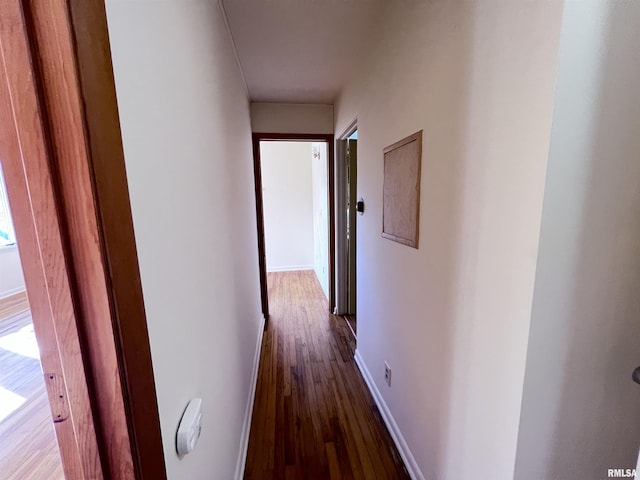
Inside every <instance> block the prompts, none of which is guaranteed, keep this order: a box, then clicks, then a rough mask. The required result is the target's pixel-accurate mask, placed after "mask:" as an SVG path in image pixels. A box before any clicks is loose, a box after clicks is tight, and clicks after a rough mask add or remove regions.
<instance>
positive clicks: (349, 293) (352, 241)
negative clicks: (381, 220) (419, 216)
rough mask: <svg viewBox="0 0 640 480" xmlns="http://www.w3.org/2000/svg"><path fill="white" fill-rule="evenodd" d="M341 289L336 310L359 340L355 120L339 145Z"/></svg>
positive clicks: (337, 191)
mask: <svg viewBox="0 0 640 480" xmlns="http://www.w3.org/2000/svg"><path fill="white" fill-rule="evenodd" d="M336 148H337V155H336V193H337V195H336V202H337V212H338V215H337V217H336V236H337V241H336V258H337V268H336V276H337V282H336V285H337V291H336V309H335V311H334V313H335V314H336V315H340V316H342V317H343V318H344V320H345V321H346V323H347V325H348V327H349V329H350V331H351V333H352V335H353V341H354V342H356V340H357V311H356V310H357V293H356V292H357V275H356V266H357V208H356V206H357V202H358V198H357V192H358V190H357V186H358V127H357V123H356V121H354V122H353V123H352V124H351V125H350V126H349V128H347V130H346V131H345V132H344V133H343V135H341V136H340V139H339V140H338V142H337V145H336Z"/></svg>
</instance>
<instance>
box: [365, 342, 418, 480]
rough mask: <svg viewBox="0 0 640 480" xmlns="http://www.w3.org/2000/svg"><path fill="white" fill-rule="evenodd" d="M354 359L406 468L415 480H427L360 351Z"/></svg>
mask: <svg viewBox="0 0 640 480" xmlns="http://www.w3.org/2000/svg"><path fill="white" fill-rule="evenodd" d="M354 358H355V360H356V364H357V365H358V368H359V369H360V372H361V373H362V377H363V378H364V381H365V382H366V383H367V386H368V387H369V391H370V392H371V395H373V399H374V400H375V401H376V405H377V406H378V410H380V415H382V419H383V420H384V423H385V424H386V425H387V429H389V433H390V434H391V438H392V439H393V443H395V444H396V448H397V449H398V452H400V456H401V457H402V460H403V461H404V465H405V467H407V471H408V472H409V476H410V477H411V478H412V479H413V480H425V478H424V475H423V474H422V471H421V470H420V467H418V464H417V463H416V459H415V458H413V454H412V453H411V450H409V446H408V445H407V442H406V441H405V439H404V437H403V436H402V433H401V432H400V429H399V428H398V424H396V421H395V420H394V418H393V416H392V415H391V412H390V411H389V408H388V407H387V404H386V403H385V401H384V399H383V398H382V395H381V394H380V390H378V387H376V384H375V382H374V381H373V377H372V376H371V373H370V372H369V369H368V368H367V366H366V365H365V363H364V360H363V359H362V356H361V355H360V352H359V351H358V350H356V354H355V356H354Z"/></svg>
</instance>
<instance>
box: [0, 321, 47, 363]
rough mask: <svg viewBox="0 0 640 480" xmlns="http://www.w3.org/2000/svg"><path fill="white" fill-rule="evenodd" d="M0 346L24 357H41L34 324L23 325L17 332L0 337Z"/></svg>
mask: <svg viewBox="0 0 640 480" xmlns="http://www.w3.org/2000/svg"><path fill="white" fill-rule="evenodd" d="M0 348H1V349H3V350H7V351H8V352H13V353H15V354H16V355H22V356H23V357H29V358H35V359H37V360H39V359H40V350H39V349H38V341H37V340H36V334H35V332H34V331H33V325H32V324H29V325H27V326H26V327H22V328H21V329H20V330H18V331H17V332H14V333H9V334H8V335H5V336H3V337H0Z"/></svg>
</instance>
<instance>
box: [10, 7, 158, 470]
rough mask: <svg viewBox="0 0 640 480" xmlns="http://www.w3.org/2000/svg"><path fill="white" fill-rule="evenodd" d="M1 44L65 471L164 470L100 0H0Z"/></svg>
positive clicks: (28, 269) (25, 261)
mask: <svg viewBox="0 0 640 480" xmlns="http://www.w3.org/2000/svg"><path fill="white" fill-rule="evenodd" d="M0 53H1V58H0V62H1V65H0V66H2V67H3V68H2V70H1V71H0V115H1V117H2V119H3V124H2V125H0V155H1V156H2V159H3V165H4V169H5V180H6V182H7V191H8V195H9V201H10V203H11V208H12V211H13V212H14V226H15V230H16V236H17V239H18V244H19V248H20V257H21V262H22V265H23V270H24V275H25V282H26V284H27V292H28V296H29V302H30V305H31V308H32V314H33V319H34V327H35V328H36V334H37V335H38V341H39V344H40V346H41V349H43V350H44V354H43V358H42V360H43V369H44V371H45V372H46V373H47V375H49V374H51V379H52V380H53V379H55V380H59V381H57V382H56V385H55V386H52V385H47V386H48V391H49V395H50V399H54V400H55V399H58V398H62V399H63V400H64V401H63V402H62V406H60V405H58V406H55V405H54V406H52V409H53V410H54V412H55V411H56V410H55V408H58V409H60V411H62V412H63V414H64V415H67V416H68V421H67V420H65V419H64V418H63V419H62V420H63V421H60V422H58V423H55V428H56V435H57V437H58V440H59V443H60V444H61V455H62V456H63V459H64V462H63V463H64V468H65V474H66V476H67V478H69V479H70V480H71V479H74V480H75V479H94V478H109V479H149V480H155V479H159V480H163V479H166V470H165V464H164V453H163V447H162V437H161V432H160V421H159V412H158V402H157V397H156V391H155V382H154V376H153V368H152V363H151V350H150V346H149V336H148V331H147V322H146V315H145V310H144V301H143V296H142V285H141V280H140V272H139V267H138V259H137V251H136V244H135V237H134V230H133V221H132V216H131V208H130V203H129V193H128V186H127V180H126V170H125V163H124V153H123V147H122V139H121V134H120V124H119V116H118V108H117V102H116V93H115V84H114V79H113V71H112V64H111V53H110V47H109V39H108V31H107V22H106V12H105V6H104V1H103V0H4V1H3V4H2V9H0ZM54 387H55V388H54ZM56 388H57V389H58V390H55V389H56ZM58 391H59V392H61V395H62V397H58V395H57V393H58ZM52 392H53V393H55V396H54V397H55V398H54V397H52ZM66 394H68V397H67V398H63V397H64V396H65V395H66ZM65 409H66V410H65ZM64 415H63V416H64ZM74 440H75V443H73V441H74Z"/></svg>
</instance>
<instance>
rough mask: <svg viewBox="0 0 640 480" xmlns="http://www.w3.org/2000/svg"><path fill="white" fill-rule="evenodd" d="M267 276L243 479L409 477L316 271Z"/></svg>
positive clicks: (343, 326)
mask: <svg viewBox="0 0 640 480" xmlns="http://www.w3.org/2000/svg"><path fill="white" fill-rule="evenodd" d="M268 277H269V278H268V284H269V301H270V306H271V317H270V319H269V323H268V327H267V330H266V331H265V334H264V338H263V341H262V342H263V343H262V353H261V357H260V366H259V372H258V385H257V389H256V398H255V404H254V410H253V417H252V423H251V433H250V437H249V449H248V453H247V463H246V468H245V477H244V478H245V479H250V480H258V479H260V480H268V479H278V480H289V479H310V480H316V479H354V480H357V479H367V480H368V479H406V478H409V475H408V474H407V471H406V469H405V468H404V465H403V464H402V460H401V458H400V455H399V454H398V452H397V450H396V448H395V446H394V444H393V442H392V440H391V437H390V436H389V433H388V431H387V429H386V427H385V425H384V423H383V421H382V418H381V416H380V413H379V412H378V409H377V407H376V405H375V402H374V400H373V398H372V396H371V394H370V393H369V391H368V389H367V386H366V384H365V383H364V380H363V379H362V377H361V375H360V372H359V371H358V367H357V366H356V364H355V361H354V360H353V350H352V347H350V337H351V332H350V331H349V328H348V326H347V324H346V322H345V321H344V319H342V318H340V317H335V316H333V315H330V314H329V313H328V312H329V306H328V304H327V300H326V298H325V296H324V295H323V293H322V290H321V287H320V284H319V283H318V280H317V279H316V277H315V274H314V273H313V271H301V272H274V273H269V275H268Z"/></svg>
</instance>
